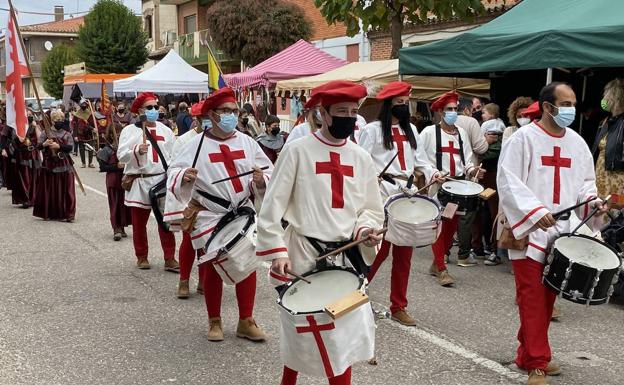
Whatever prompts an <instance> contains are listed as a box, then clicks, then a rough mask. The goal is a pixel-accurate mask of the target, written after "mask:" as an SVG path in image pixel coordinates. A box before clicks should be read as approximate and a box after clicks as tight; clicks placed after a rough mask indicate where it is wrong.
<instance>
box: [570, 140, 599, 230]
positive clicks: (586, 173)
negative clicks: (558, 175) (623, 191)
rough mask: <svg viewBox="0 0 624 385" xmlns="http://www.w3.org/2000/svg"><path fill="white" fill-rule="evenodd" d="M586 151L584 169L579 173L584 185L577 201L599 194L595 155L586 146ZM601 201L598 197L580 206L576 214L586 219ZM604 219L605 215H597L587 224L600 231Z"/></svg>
mask: <svg viewBox="0 0 624 385" xmlns="http://www.w3.org/2000/svg"><path fill="white" fill-rule="evenodd" d="M584 153H585V154H584V155H583V156H582V157H581V160H582V166H581V170H582V171H581V175H579V178H583V186H582V187H581V189H580V190H579V192H578V198H577V203H581V202H584V201H586V200H588V199H591V198H593V197H596V196H598V189H597V188H596V171H595V170H594V164H593V162H592V160H593V157H592V155H591V153H590V152H589V149H588V148H586V151H584ZM603 198H606V197H603ZM599 202H600V199H597V200H594V201H592V202H590V203H588V204H584V205H583V206H581V207H579V208H578V209H576V216H577V217H578V218H579V219H581V220H583V219H585V218H586V217H587V216H588V215H589V212H590V211H591V210H592V208H593V207H594V205H595V204H596V203H599ZM604 219H605V218H604V216H598V215H595V216H594V217H593V218H592V219H590V220H589V221H588V222H587V225H588V226H589V227H590V228H591V230H592V231H599V230H600V229H601V228H602V226H604V225H605V222H604Z"/></svg>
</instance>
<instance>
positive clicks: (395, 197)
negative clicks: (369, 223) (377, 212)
mask: <svg viewBox="0 0 624 385" xmlns="http://www.w3.org/2000/svg"><path fill="white" fill-rule="evenodd" d="M401 198H407V199H411V198H420V199H424V200H427V201H429V202H431V203H433V205H434V206H435V207H436V208H437V209H438V215H437V216H436V217H435V218H433V219H429V220H427V221H426V222H422V223H412V222H405V221H402V220H400V219H397V218H396V217H394V216H392V215H391V214H390V211H388V207H389V206H390V205H391V204H392V203H394V202H396V201H398V200H399V199H401ZM384 212H385V214H386V216H388V217H390V216H391V217H392V219H394V220H396V221H397V222H401V223H406V224H410V225H424V224H425V223H429V222H439V221H440V218H441V217H442V207H441V205H440V203H439V202H438V201H437V200H435V199H434V198H431V197H430V196H427V195H423V194H415V195H411V196H410V195H409V194H405V193H399V194H395V195H392V196H390V197H389V198H388V200H386V204H385V205H384Z"/></svg>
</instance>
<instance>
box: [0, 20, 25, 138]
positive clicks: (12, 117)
mask: <svg viewBox="0 0 624 385" xmlns="http://www.w3.org/2000/svg"><path fill="white" fill-rule="evenodd" d="M12 12H13V10H11V13H12ZM16 27H17V26H16V25H15V24H14V23H13V18H12V17H11V16H9V25H8V27H7V31H6V35H5V38H4V44H5V48H4V51H5V53H6V119H7V121H6V124H7V126H9V127H13V128H14V129H15V132H16V134H17V136H18V137H19V138H20V139H22V140H23V139H24V137H25V136H26V131H27V129H28V118H27V116H26V101H25V100H24V87H23V85H22V76H27V75H28V67H27V65H26V59H25V58H24V50H23V49H22V42H21V40H20V38H19V36H18V34H17V29H16Z"/></svg>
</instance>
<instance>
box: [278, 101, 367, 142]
mask: <svg viewBox="0 0 624 385" xmlns="http://www.w3.org/2000/svg"><path fill="white" fill-rule="evenodd" d="M306 105H307V104H306ZM303 111H304V112H303V114H304V116H305V119H306V121H305V122H303V123H300V124H297V125H296V126H295V127H293V128H292V130H290V133H289V134H288V138H287V139H286V144H288V143H290V142H293V141H295V140H297V139H300V138H303V137H304V136H307V135H309V134H310V133H313V132H316V131H317V130H318V129H319V128H321V125H322V123H321V120H322V119H321V114H320V112H319V110H318V108H304V110H303ZM364 126H366V119H364V117H363V116H362V115H360V114H358V115H357V117H356V120H355V128H354V130H353V133H352V134H351V136H349V139H351V141H352V142H354V143H358V141H359V139H360V135H361V134H362V129H363V128H364Z"/></svg>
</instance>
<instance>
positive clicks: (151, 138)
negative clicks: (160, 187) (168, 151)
mask: <svg viewBox="0 0 624 385" xmlns="http://www.w3.org/2000/svg"><path fill="white" fill-rule="evenodd" d="M145 133H146V135H145V136H146V137H147V140H149V142H150V144H151V145H152V147H154V149H155V150H156V153H157V154H158V156H159V157H160V161H161V162H162V163H163V168H164V169H165V171H167V169H168V168H169V165H167V160H166V159H165V157H164V156H163V153H162V151H161V150H160V146H159V145H158V142H156V141H155V140H154V138H153V137H152V133H151V132H150V131H149V130H145Z"/></svg>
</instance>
